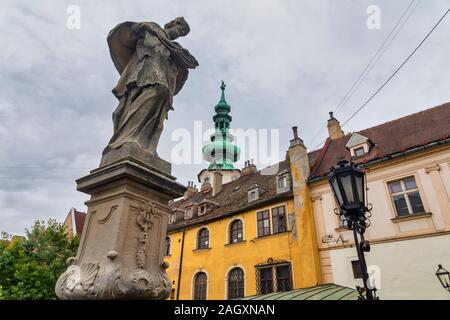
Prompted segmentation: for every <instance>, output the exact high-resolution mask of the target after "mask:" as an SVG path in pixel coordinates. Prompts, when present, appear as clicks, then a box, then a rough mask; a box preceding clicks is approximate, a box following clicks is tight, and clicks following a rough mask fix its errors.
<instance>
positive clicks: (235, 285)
mask: <svg viewBox="0 0 450 320" xmlns="http://www.w3.org/2000/svg"><path fill="white" fill-rule="evenodd" d="M243 297H244V271H243V270H242V269H241V268H233V269H231V270H230V272H229V273H228V299H237V298H243Z"/></svg>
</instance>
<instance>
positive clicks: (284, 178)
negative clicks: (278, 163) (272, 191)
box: [276, 170, 290, 193]
mask: <svg viewBox="0 0 450 320" xmlns="http://www.w3.org/2000/svg"><path fill="white" fill-rule="evenodd" d="M276 179H277V193H281V192H286V191H289V189H290V186H289V173H288V171H287V170H284V171H283V172H280V173H279V174H278V175H277V178H276Z"/></svg>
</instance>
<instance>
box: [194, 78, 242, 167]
mask: <svg viewBox="0 0 450 320" xmlns="http://www.w3.org/2000/svg"><path fill="white" fill-rule="evenodd" d="M225 87H226V85H225V83H224V82H223V81H222V85H221V86H220V89H221V90H222V94H221V96H220V101H219V103H218V104H217V105H216V106H215V107H214V110H215V112H216V114H215V115H214V117H213V121H214V128H215V132H214V133H213V134H212V135H211V143H209V144H208V145H206V146H204V147H203V149H202V152H203V158H204V159H205V160H206V161H208V162H211V164H210V165H209V167H208V170H214V169H220V170H236V168H235V167H234V165H233V163H234V162H236V161H238V160H239V153H240V149H239V147H238V146H236V145H235V144H233V140H234V137H233V136H232V135H231V134H230V132H229V130H230V123H231V120H232V118H231V116H230V115H229V113H230V111H231V106H230V105H229V104H228V103H227V101H226V100H225Z"/></svg>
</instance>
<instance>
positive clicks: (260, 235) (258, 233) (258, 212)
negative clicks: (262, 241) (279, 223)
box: [256, 204, 289, 238]
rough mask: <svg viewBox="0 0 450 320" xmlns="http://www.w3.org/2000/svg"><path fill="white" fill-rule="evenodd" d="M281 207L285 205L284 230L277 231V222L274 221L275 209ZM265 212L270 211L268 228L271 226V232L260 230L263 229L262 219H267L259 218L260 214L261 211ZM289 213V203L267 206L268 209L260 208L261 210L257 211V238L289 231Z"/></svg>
mask: <svg viewBox="0 0 450 320" xmlns="http://www.w3.org/2000/svg"><path fill="white" fill-rule="evenodd" d="M281 207H283V208H284V224H283V225H284V230H282V231H280V230H277V232H275V230H274V226H275V223H274V217H273V210H274V209H278V210H279V209H280V208H281ZM264 212H268V215H269V219H268V220H269V226H268V228H269V232H268V233H261V232H260V230H261V228H260V224H259V223H260V221H264V220H266V219H260V218H259V214H260V213H264ZM278 216H279V215H277V217H278ZM288 218H289V217H288V213H287V205H286V204H282V205H279V206H276V207H270V208H266V209H263V210H260V211H257V212H256V238H263V237H266V236H270V235H275V234H280V233H283V232H288V231H289V221H288ZM263 229H264V230H265V228H264V226H263Z"/></svg>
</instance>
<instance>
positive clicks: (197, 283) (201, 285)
mask: <svg viewBox="0 0 450 320" xmlns="http://www.w3.org/2000/svg"><path fill="white" fill-rule="evenodd" d="M207 280H208V277H207V276H206V273H204V272H199V273H197V274H196V275H195V277H194V300H206V290H207Z"/></svg>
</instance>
